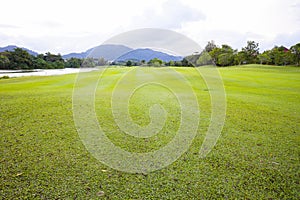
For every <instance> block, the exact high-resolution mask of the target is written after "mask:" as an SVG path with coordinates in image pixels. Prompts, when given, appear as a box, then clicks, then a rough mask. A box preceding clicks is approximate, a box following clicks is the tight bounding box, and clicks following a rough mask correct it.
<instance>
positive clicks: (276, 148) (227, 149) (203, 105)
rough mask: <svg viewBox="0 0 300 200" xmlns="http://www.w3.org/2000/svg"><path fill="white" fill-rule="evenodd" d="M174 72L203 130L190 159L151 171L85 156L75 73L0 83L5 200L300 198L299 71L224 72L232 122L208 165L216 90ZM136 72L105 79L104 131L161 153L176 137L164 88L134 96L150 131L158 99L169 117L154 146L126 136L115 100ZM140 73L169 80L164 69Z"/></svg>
mask: <svg viewBox="0 0 300 200" xmlns="http://www.w3.org/2000/svg"><path fill="white" fill-rule="evenodd" d="M174 69H176V71H177V72H179V73H181V74H182V75H183V76H184V77H185V78H186V79H187V80H188V82H189V83H190V84H191V86H192V88H193V90H194V92H195V94H196V96H197V98H198V102H199V107H200V110H201V115H200V123H199V129H198V131H197V136H196V137H195V139H194V140H193V143H192V145H191V147H190V148H189V150H188V151H187V152H186V153H184V154H183V155H182V156H181V157H180V158H179V159H178V160H177V161H176V162H174V163H173V164H171V165H169V166H168V167H166V168H163V169H161V170H158V171H155V172H152V173H149V174H131V173H125V172H120V171H116V170H114V169H111V168H109V167H108V166H106V165H104V164H102V163H101V162H99V161H98V160H97V159H95V158H94V157H93V156H92V155H91V154H90V153H89V152H88V151H87V150H86V148H85V146H84V145H83V143H82V141H81V140H80V138H79V136H78V133H77V131H76V128H75V125H74V121H73V112H72V93H73V86H74V83H75V80H76V74H72V75H62V76H49V77H22V78H11V79H1V80H0V99H1V105H0V155H1V157H0V169H1V171H0V199H218V198H220V199H223V198H224V199H300V192H299V191H300V185H299V182H300V174H299V172H300V161H299V158H300V148H299V147H300V68H299V67H276V66H260V65H247V66H240V67H226V68H219V71H220V74H221V76H222V78H223V81H224V87H225V90H226V95H227V112H226V122H225V126H224V128H223V131H222V134H221V136H220V138H219V140H218V142H217V144H216V146H215V147H214V148H213V150H212V151H211V152H210V153H209V154H208V155H207V156H206V157H205V158H200V157H199V150H200V147H201V144H202V142H203V139H204V137H205V133H206V132H205V131H206V130H207V126H208V124H209V119H210V112H211V111H210V96H209V90H210V88H208V87H207V86H206V85H205V83H204V81H203V80H202V79H201V77H200V76H199V74H198V73H197V71H196V70H195V69H194V68H174ZM130 70H135V68H125V67H124V68H122V67H119V68H118V67H116V68H109V69H107V70H106V71H105V73H104V74H103V77H102V81H100V82H99V87H98V88H97V91H96V93H95V94H96V95H95V99H96V102H95V103H96V107H95V110H96V113H97V117H98V120H99V124H100V125H101V126H102V128H103V130H104V131H105V132H106V134H107V136H108V137H109V138H110V139H111V141H112V142H114V143H115V144H116V145H117V146H120V147H121V148H124V149H126V150H128V151H132V152H148V151H153V150H157V149H160V148H161V147H163V146H164V145H166V144H168V142H169V141H170V140H171V139H172V138H173V137H174V136H175V134H176V130H177V129H178V127H179V123H180V122H179V120H180V106H179V105H178V102H177V101H176V100H175V99H174V96H172V95H171V94H169V92H168V91H167V90H166V89H164V88H163V87H159V86H155V85H152V86H151V85H149V86H147V87H146V88H144V89H141V90H140V91H138V92H136V93H135V94H134V95H133V96H132V98H131V100H130V106H129V108H130V112H131V117H132V119H133V120H135V121H136V123H137V124H140V125H146V124H148V123H149V122H150V118H149V115H148V114H149V113H148V110H149V106H151V104H153V103H155V100H156V99H157V103H160V104H161V105H162V106H163V107H164V108H165V110H166V111H167V112H168V114H169V115H168V119H167V121H166V125H165V126H164V127H163V128H162V130H161V132H160V133H158V134H157V135H156V136H153V137H151V138H148V139H138V138H134V137H132V136H127V135H126V134H124V133H123V132H121V131H120V130H119V129H118V127H117V125H116V124H115V123H114V118H113V115H112V113H111V107H110V106H111V105H110V97H111V93H112V91H113V88H114V87H115V85H116V84H117V83H118V82H117V81H118V80H119V79H120V78H121V77H122V76H123V75H124V74H125V73H126V72H128V71H130ZM139 70H142V71H143V70H144V71H145V72H147V73H148V72H149V71H150V72H151V73H152V74H155V73H160V74H162V73H164V71H165V70H166V69H165V68H140V69H139ZM88 73H89V74H88V75H89V76H90V77H94V76H98V74H99V73H97V72H88ZM147 73H145V74H146V75H147ZM165 78H166V80H167V81H169V82H170V84H174V85H175V86H176V87H180V84H178V83H176V81H174V80H173V79H172V78H171V77H168V75H166V77H165ZM176 84H177V85H176ZM156 97H157V98H156Z"/></svg>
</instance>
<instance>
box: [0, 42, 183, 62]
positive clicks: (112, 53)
mask: <svg viewBox="0 0 300 200" xmlns="http://www.w3.org/2000/svg"><path fill="white" fill-rule="evenodd" d="M15 48H18V47H17V46H15V45H9V46H6V47H0V52H3V51H13V50H14V49H15ZM20 48H22V49H23V50H26V51H27V52H28V53H29V54H31V55H33V56H36V55H38V53H37V52H34V51H32V50H30V49H27V48H23V47H20ZM62 57H63V58H64V59H70V58H72V57H73V58H80V59H84V58H87V57H92V58H95V59H99V58H101V57H102V58H104V59H105V60H107V61H127V60H138V61H141V60H145V61H146V62H148V61H149V60H151V59H153V58H158V59H160V60H162V61H164V62H169V61H171V60H173V61H180V60H182V59H183V57H181V56H174V55H170V54H167V53H164V52H160V51H155V50H152V49H149V48H145V49H132V48H130V47H127V46H124V45H115V44H105V45H99V46H96V47H94V48H91V49H88V50H86V51H84V52H81V53H76V52H73V53H69V54H65V55H62Z"/></svg>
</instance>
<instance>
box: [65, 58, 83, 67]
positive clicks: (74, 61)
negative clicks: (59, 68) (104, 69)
mask: <svg viewBox="0 0 300 200" xmlns="http://www.w3.org/2000/svg"><path fill="white" fill-rule="evenodd" d="M81 64H82V59H79V58H70V59H68V60H67V61H66V62H65V67H66V68H80V67H81Z"/></svg>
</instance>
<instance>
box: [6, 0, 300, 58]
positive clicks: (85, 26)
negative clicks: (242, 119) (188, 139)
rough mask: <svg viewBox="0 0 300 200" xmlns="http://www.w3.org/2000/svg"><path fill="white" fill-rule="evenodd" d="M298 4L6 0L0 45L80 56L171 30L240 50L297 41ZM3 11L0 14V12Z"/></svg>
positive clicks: (269, 0) (289, 0) (294, 0)
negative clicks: (144, 32) (251, 43)
mask: <svg viewBox="0 0 300 200" xmlns="http://www.w3.org/2000/svg"><path fill="white" fill-rule="evenodd" d="M299 5H300V3H299V0H264V1H261V0H251V1H250V0H226V1H219V0H210V1H207V0H151V1H148V0H126V1H123V0H109V1H107V0H85V1H82V0H77V1H76V0H73V1H71V0H70V1H68V0H66V1H61V0H52V1H48V2H45V1H39V0H27V1H23V0H10V1H3V2H2V3H1V8H2V9H1V12H0V46H6V45H9V44H16V45H20V46H24V47H28V48H30V49H33V50H36V51H39V52H45V51H51V52H54V53H58V52H60V53H68V52H71V51H84V50H86V49H87V48H90V47H93V46H96V45H99V44H101V43H102V42H104V41H105V40H107V39H109V38H110V37H112V36H114V35H116V34H119V33H122V32H124V31H128V30H131V29H137V28H148V27H152V28H165V29H172V30H176V31H178V32H180V33H183V34H186V35H187V36H189V37H191V38H192V39H194V40H195V41H196V42H198V43H200V45H201V46H204V45H205V44H206V42H207V41H209V40H215V41H216V42H217V43H218V44H223V43H227V44H229V45H231V46H233V47H234V48H241V47H242V46H244V45H245V44H246V41H247V40H248V39H253V40H256V41H258V42H259V43H260V44H261V48H262V49H263V48H269V47H272V46H273V45H275V44H276V45H280V44H283V45H286V46H290V45H291V44H294V43H297V42H300V41H299V39H297V38H300V37H299V33H300V15H299V14H298V13H300V7H299ZM4 8H5V9H4Z"/></svg>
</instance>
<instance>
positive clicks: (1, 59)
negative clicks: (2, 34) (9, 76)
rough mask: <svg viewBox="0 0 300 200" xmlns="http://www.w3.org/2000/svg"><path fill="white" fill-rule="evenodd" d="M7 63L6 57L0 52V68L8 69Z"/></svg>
mask: <svg viewBox="0 0 300 200" xmlns="http://www.w3.org/2000/svg"><path fill="white" fill-rule="evenodd" d="M9 63H10V61H9V59H8V57H7V56H5V55H2V54H1V53H0V69H8V66H9Z"/></svg>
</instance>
